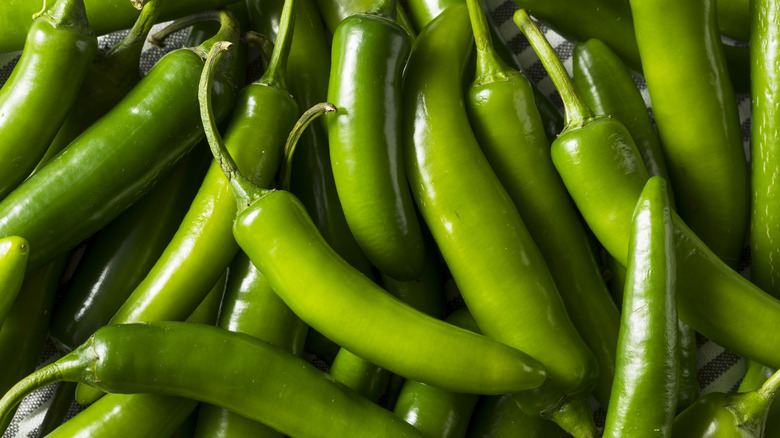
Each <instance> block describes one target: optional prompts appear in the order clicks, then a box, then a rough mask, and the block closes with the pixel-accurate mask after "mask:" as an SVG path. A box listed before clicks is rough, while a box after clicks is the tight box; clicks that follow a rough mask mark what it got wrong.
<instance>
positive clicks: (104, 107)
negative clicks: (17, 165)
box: [36, 0, 165, 169]
mask: <svg viewBox="0 0 780 438" xmlns="http://www.w3.org/2000/svg"><path fill="white" fill-rule="evenodd" d="M163 3H165V1H164V0H147V1H146V3H145V4H144V6H143V10H142V11H141V14H140V15H139V16H138V20H136V22H135V24H133V28H132V29H130V32H129V33H128V34H127V36H125V38H123V39H122V41H120V42H119V43H118V44H117V45H115V46H114V47H112V48H111V50H100V51H98V53H97V56H96V57H95V59H94V60H93V62H92V64H91V65H90V67H89V69H88V70H87V73H86V77H85V78H84V82H83V83H82V85H81V89H80V90H79V92H78V96H77V97H76V100H75V102H74V104H73V106H72V109H71V110H70V112H69V113H68V116H67V117H66V118H65V120H64V122H63V123H62V126H60V128H59V131H58V132H57V135H56V136H55V137H54V139H53V140H52V141H51V144H49V149H48V150H47V151H46V153H45V154H44V155H43V157H41V160H40V162H39V163H38V166H37V168H40V167H41V166H42V165H43V164H45V163H46V162H48V161H49V160H51V158H52V157H53V156H55V155H57V154H58V153H59V152H60V151H61V150H63V149H64V148H65V146H67V145H68V144H69V143H70V142H71V141H72V140H73V139H74V138H76V137H77V136H78V135H79V134H81V133H82V132H83V131H84V130H85V129H86V128H87V127H88V126H89V125H91V124H92V123H93V122H94V121H95V120H97V119H98V118H100V116H102V115H103V114H105V113H107V112H108V111H109V110H110V109H111V108H112V107H113V106H114V105H116V104H117V102H119V101H120V100H122V98H123V97H124V96H125V95H126V94H127V93H129V92H130V90H131V89H132V88H133V87H134V86H135V84H137V83H138V81H140V80H141V70H140V65H139V64H140V62H141V50H142V49H143V46H144V41H145V40H146V36H147V35H148V34H149V31H150V30H151V29H152V26H153V25H154V23H155V20H157V16H158V15H159V13H160V7H161V5H162V4H163ZM37 168H36V169H37Z"/></svg>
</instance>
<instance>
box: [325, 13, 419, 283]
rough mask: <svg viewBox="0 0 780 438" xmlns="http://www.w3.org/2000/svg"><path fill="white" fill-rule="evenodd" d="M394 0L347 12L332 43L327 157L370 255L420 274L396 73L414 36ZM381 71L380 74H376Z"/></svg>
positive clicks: (393, 269)
mask: <svg viewBox="0 0 780 438" xmlns="http://www.w3.org/2000/svg"><path fill="white" fill-rule="evenodd" d="M395 5H396V2H395V1H394V0H377V1H376V3H374V5H373V6H372V7H371V8H370V9H369V10H368V11H367V12H366V13H362V14H355V15H351V16H349V17H347V18H345V19H344V20H343V21H342V22H341V23H340V24H339V26H338V28H336V32H335V33H334V35H333V44H332V45H333V48H332V50H331V53H332V59H331V72H330V83H329V85H328V101H329V102H331V103H333V104H334V105H336V108H338V109H339V111H338V113H336V114H334V115H331V116H329V117H328V119H327V121H328V139H329V143H330V160H331V165H332V166H333V176H334V178H335V181H336V189H337V190H338V194H339V201H340V202H341V206H342V208H343V210H344V216H345V217H346V219H347V224H349V228H350V230H351V231H352V234H353V236H355V239H356V240H357V242H358V244H359V245H360V248H361V249H362V250H363V252H364V253H365V254H366V256H367V257H368V259H369V260H370V261H371V262H372V263H373V264H374V266H376V267H377V268H378V269H379V271H380V272H383V273H385V274H387V275H389V276H391V277H393V278H396V279H399V280H412V279H414V278H416V277H417V276H419V275H420V273H421V272H422V264H423V242H422V233H421V231H420V224H419V223H418V221H417V216H416V215H415V211H414V204H413V201H412V196H411V194H410V193H409V188H408V187H409V186H408V184H407V183H406V172H405V171H404V168H403V159H402V156H401V138H400V131H401V79H402V78H401V75H402V72H403V68H404V66H405V65H406V60H407V58H408V57H409V51H410V50H411V45H412V42H411V38H410V37H409V35H408V34H407V33H406V32H405V31H404V30H403V29H402V28H401V27H400V26H399V25H398V24H397V23H396V22H395V18H394V17H395ZM378 78H381V80H378Z"/></svg>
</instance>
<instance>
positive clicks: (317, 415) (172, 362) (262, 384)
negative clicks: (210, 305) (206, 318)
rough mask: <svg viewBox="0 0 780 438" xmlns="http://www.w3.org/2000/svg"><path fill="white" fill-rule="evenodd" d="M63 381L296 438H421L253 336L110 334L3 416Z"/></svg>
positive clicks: (114, 328)
mask: <svg viewBox="0 0 780 438" xmlns="http://www.w3.org/2000/svg"><path fill="white" fill-rule="evenodd" d="M139 350H142V351H143V352H144V354H140V351H139ZM183 363H186V364H188V366H186V367H183V366H182V364H183ZM216 364H219V365H220V366H215V365H216ZM225 370H230V372H225ZM59 380H65V381H72V380H77V381H80V382H84V383H88V384H90V385H96V386H97V387H99V388H100V389H102V390H105V391H109V392H114V393H139V392H146V393H154V394H159V395H176V396H183V397H188V398H193V399H196V400H199V401H204V402H208V403H212V404H217V405H220V406H222V407H224V408H226V409H229V410H231V411H233V412H236V413H238V414H240V415H243V416H245V417H247V418H251V419H253V420H256V421H262V422H264V423H266V424H269V425H270V426H271V427H273V428H274V429H277V430H279V431H280V432H282V433H285V434H288V435H291V436H312V437H326V436H331V437H332V436H361V437H393V438H399V437H415V436H417V437H419V434H418V433H417V432H416V430H415V429H414V428H413V427H412V426H410V425H409V424H407V423H405V422H404V421H402V420H400V419H398V418H396V417H395V416H394V415H393V414H392V413H390V412H388V411H386V410H384V409H382V408H380V407H379V406H377V405H375V404H373V403H371V402H369V401H368V400H366V399H364V398H362V397H359V396H356V395H355V394H354V393H352V392H351V391H349V390H347V389H345V388H344V387H342V386H340V385H338V384H337V383H335V382H333V381H332V380H330V379H327V378H325V377H324V376H323V373H322V371H320V370H318V369H317V368H315V367H314V366H312V365H311V364H309V363H308V362H306V361H304V360H303V359H300V358H297V357H295V356H293V355H291V354H290V353H288V352H286V351H284V350H282V349H280V348H278V347H274V346H272V345H270V344H268V343H265V342H263V341H260V340H258V339H256V338H253V337H251V336H248V335H244V334H241V333H234V332H230V331H227V330H224V329H220V328H217V327H211V326H208V325H202V324H193V323H186V322H155V323H136V324H123V325H109V326H105V327H103V328H101V329H100V330H98V331H97V332H96V333H95V335H94V336H93V337H92V338H90V340H89V341H88V342H86V343H85V344H83V345H82V346H81V347H79V348H78V349H76V350H74V351H73V352H72V353H69V354H68V355H66V356H64V357H63V358H61V359H60V360H58V361H57V362H54V363H53V364H51V365H48V366H46V367H44V368H41V369H39V370H37V371H36V372H34V373H33V374H31V375H29V376H28V377H27V378H25V379H23V380H22V381H21V382H20V383H19V384H17V385H16V386H15V387H14V388H12V389H11V391H9V392H8V393H6V395H5V397H3V399H2V400H0V414H1V415H2V417H3V418H5V416H6V415H7V414H8V411H9V409H11V408H12V407H13V406H15V405H16V404H17V403H18V402H19V400H20V398H21V397H22V396H24V395H26V394H27V393H29V392H30V391H31V390H34V389H36V388H38V387H42V386H44V385H47V384H50V383H54V382H56V381H59ZM302 418H305V419H306V421H301V419H302Z"/></svg>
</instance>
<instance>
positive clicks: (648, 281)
mask: <svg viewBox="0 0 780 438" xmlns="http://www.w3.org/2000/svg"><path fill="white" fill-rule="evenodd" d="M628 257H629V258H628V266H627V267H626V269H627V274H628V275H627V278H626V290H625V298H624V301H623V314H622V316H621V321H620V336H619V338H618V347H617V366H616V369H615V380H614V383H613V386H612V396H611V397H610V399H609V408H608V409H607V419H606V425H605V427H604V436H605V437H626V436H630V437H651V436H652V437H657V436H664V437H668V436H670V435H671V431H672V421H673V420H674V415H675V410H676V405H677V391H678V386H679V384H678V366H679V365H678V363H679V353H678V347H677V343H678V339H677V303H676V297H675V294H676V291H675V278H676V275H677V274H676V264H675V255H674V227H673V225H672V215H671V208H670V205H669V199H668V195H667V194H666V184H665V183H664V180H663V179H662V178H661V177H657V176H656V177H651V178H650V179H649V180H648V181H647V184H645V187H644V189H643V190H642V193H641V194H640V195H639V200H638V201H637V205H636V210H634V215H633V221H632V233H631V238H630V241H629V256H628Z"/></svg>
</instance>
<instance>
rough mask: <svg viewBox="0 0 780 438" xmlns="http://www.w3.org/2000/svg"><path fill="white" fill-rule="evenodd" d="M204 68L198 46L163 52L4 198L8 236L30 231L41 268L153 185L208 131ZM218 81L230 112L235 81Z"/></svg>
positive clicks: (0, 205) (2, 222)
mask: <svg viewBox="0 0 780 438" xmlns="http://www.w3.org/2000/svg"><path fill="white" fill-rule="evenodd" d="M226 66H227V64H226ZM202 68H203V59H202V58H201V55H199V54H198V53H196V52H195V51H193V50H186V49H182V50H176V51H173V52H170V53H168V54H167V55H166V56H164V57H163V58H162V59H160V61H158V63H157V64H156V65H155V66H154V68H152V70H151V71H150V72H149V74H147V75H146V77H144V79H143V80H142V81H141V82H140V83H139V84H138V85H137V86H136V87H135V88H133V90H132V91H131V92H130V93H129V94H128V95H127V96H125V98H124V99H122V101H121V102H120V103H119V104H117V106H115V107H114V108H113V109H112V110H111V111H110V112H109V113H107V114H106V115H105V116H103V117H101V119H100V120H99V121H98V122H96V123H95V124H93V125H92V126H91V127H90V129H88V130H87V131H85V132H84V133H82V134H81V135H80V136H79V137H77V138H76V139H75V140H74V141H73V143H71V145H70V147H68V150H67V152H65V153H62V154H59V155H57V156H56V157H55V158H54V159H53V160H52V161H50V162H49V164H48V165H47V166H45V167H44V168H42V169H41V170H40V171H38V172H37V173H36V174H35V175H33V176H31V177H30V178H29V179H27V180H26V181H25V182H24V183H23V184H22V185H21V186H20V187H19V188H17V189H16V190H14V191H13V192H12V194H10V195H9V196H8V197H6V198H5V199H4V200H3V201H2V202H0V236H9V235H20V236H22V237H24V238H26V239H27V240H28V241H29V242H30V266H31V267H32V268H33V269H35V267H38V266H40V265H42V264H43V263H46V262H47V261H48V260H52V259H53V258H55V257H56V256H57V255H58V254H62V253H64V252H65V251H67V250H69V249H70V248H73V247H75V246H76V245H77V244H78V243H79V242H81V241H82V240H84V239H85V238H86V237H88V236H90V235H91V234H93V233H95V232H96V231H98V230H99V229H101V228H102V227H103V226H105V225H106V224H108V222H110V221H111V220H113V219H114V218H115V217H117V216H118V215H119V214H120V213H121V212H122V211H124V210H125V209H127V208H128V207H129V206H130V205H132V204H133V203H134V202H135V201H136V200H138V199H139V198H140V197H141V196H143V195H144V194H145V193H146V192H148V191H149V190H150V189H151V187H153V186H154V185H155V184H156V183H157V182H159V181H160V179H161V178H162V176H163V175H164V174H165V172H166V171H168V170H169V169H170V168H171V167H172V166H173V165H174V164H176V163H177V162H178V161H179V160H180V159H181V158H182V157H183V156H184V155H186V154H187V153H188V152H189V151H190V150H192V148H193V147H194V146H195V145H196V144H197V143H198V141H199V140H201V139H202V138H203V128H202V127H201V124H200V117H199V116H198V111H197V91H196V88H197V81H198V77H199V76H200V71H201V70H202ZM216 89H217V90H218V91H217V95H218V96H219V97H218V99H216V100H215V102H218V104H217V105H216V107H217V108H218V109H217V114H218V115H219V117H220V118H222V117H224V116H226V115H227V112H228V110H229V109H230V107H231V106H232V103H233V101H234V98H235V96H234V84H233V83H231V81H230V79H222V80H220V82H219V85H217V87H216ZM161 115H164V116H161Z"/></svg>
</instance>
